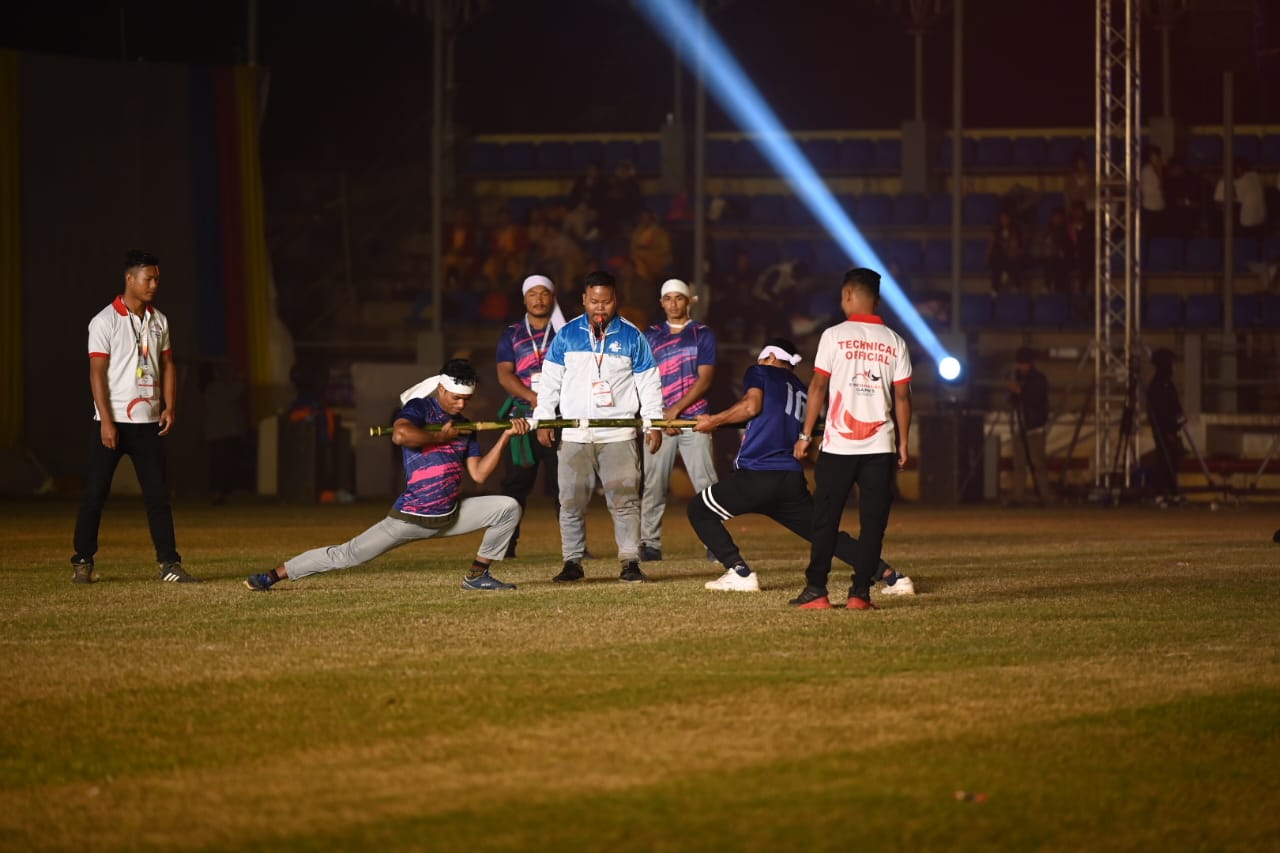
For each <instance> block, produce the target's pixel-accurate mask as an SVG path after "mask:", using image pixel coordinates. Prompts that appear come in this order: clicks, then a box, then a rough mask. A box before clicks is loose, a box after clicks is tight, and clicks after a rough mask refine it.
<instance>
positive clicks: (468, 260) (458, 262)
mask: <svg viewBox="0 0 1280 853" xmlns="http://www.w3.org/2000/svg"><path fill="white" fill-rule="evenodd" d="M477 260H478V247H477V245H476V228H475V225H474V224H472V222H471V213H470V211H468V210H467V209H466V208H465V207H459V208H457V209H456V210H454V212H453V219H452V220H450V222H449V224H448V226H446V228H445V250H444V276H445V280H446V281H449V282H452V283H457V282H460V281H470V280H471V277H472V276H473V275H475V272H476V262H477Z"/></svg>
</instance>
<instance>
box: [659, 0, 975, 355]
mask: <svg viewBox="0 0 1280 853" xmlns="http://www.w3.org/2000/svg"><path fill="white" fill-rule="evenodd" d="M636 5H637V7H638V8H639V9H640V11H641V12H642V13H643V14H644V15H645V16H646V17H647V18H648V19H649V22H650V23H651V24H652V25H653V26H654V28H655V29H657V30H658V31H659V32H660V33H662V35H663V36H664V37H665V38H666V39H667V41H669V42H671V43H673V44H676V45H678V46H679V47H680V55H681V56H682V57H683V58H684V61H685V62H686V63H689V64H690V65H692V64H693V62H694V61H695V60H697V61H699V62H700V63H701V65H702V70H703V72H704V79H705V81H706V84H707V88H708V89H709V90H710V91H711V93H712V94H713V95H714V96H715V98H716V100H717V101H718V102H719V103H720V106H721V107H722V108H723V109H724V110H725V112H727V113H728V114H729V115H731V116H732V117H733V119H734V121H736V122H737V124H738V126H739V127H741V128H742V129H743V130H745V131H748V132H749V133H751V134H752V136H751V137H750V139H751V142H752V143H753V144H754V145H755V146H756V148H758V149H760V153H761V154H763V155H764V157H765V159H767V160H768V161H769V162H770V163H771V164H773V167H774V168H775V169H777V170H778V174H779V175H781V176H782V177H783V178H784V179H785V180H786V181H787V183H788V184H789V185H790V186H791V188H792V190H794V191H795V193H796V195H797V196H798V197H799V198H800V199H801V200H802V201H803V202H804V203H805V206H807V207H808V208H809V210H810V211H811V212H812V213H813V215H814V217H815V218H816V219H817V220H818V222H820V223H822V225H823V227H824V228H826V230H827V233H829V234H830V235H831V236H832V237H833V238H835V240H836V242H837V243H839V244H840V248H841V249H843V250H844V252H845V254H846V255H847V256H848V257H849V258H850V259H852V260H854V261H856V262H857V265H859V266H866V267H873V268H875V269H876V270H878V271H883V270H884V269H885V264H884V263H883V262H881V260H880V258H879V257H878V256H877V255H876V253H875V251H873V250H872V248H871V244H870V243H868V242H867V240H866V238H864V237H863V236H862V232H860V231H859V230H858V229H857V227H856V226H855V225H854V224H853V222H851V221H850V220H849V217H848V216H847V215H846V214H845V212H844V210H843V209H842V208H841V207H840V205H839V204H838V203H837V202H836V200H835V197H834V196H833V195H832V194H831V191H830V190H829V189H827V185H826V183H824V182H823V180H822V178H821V177H820V176H819V175H818V173H817V172H816V171H815V170H814V168H813V165H812V164H811V163H810V162H809V161H808V159H806V158H805V156H804V154H802V153H801V152H800V148H799V146H797V145H796V143H795V140H793V139H792V138H791V134H790V133H788V132H787V129H786V128H785V127H783V125H782V122H781V121H779V120H778V117H777V115H775V114H774V112H773V110H771V109H770V108H769V105H768V104H767V103H765V100H764V98H763V97H762V96H761V95H760V92H759V91H758V90H757V89H756V88H755V86H754V85H752V83H751V80H750V78H748V77H747V75H746V72H744V71H743V70H742V67H741V66H740V65H738V63H737V60H735V59H734V58H733V54H731V53H730V52H729V49H728V48H727V47H725V45H724V42H722V41H721V40H720V38H719V36H717V35H716V34H715V32H713V31H712V29H711V25H710V24H709V23H707V22H706V21H705V20H704V19H703V18H702V16H701V15H700V14H699V13H698V11H697V10H696V9H695V8H694V7H693V5H692V4H691V3H690V2H689V0H636ZM882 275H883V280H882V281H881V284H880V294H881V296H883V297H884V299H885V301H886V302H887V303H888V304H889V307H890V308H892V309H893V310H894V312H895V313H896V314H897V315H898V317H900V318H901V319H902V322H903V323H905V324H906V326H907V330H908V332H910V333H911V334H912V336H913V337H915V339H916V340H917V341H919V342H920V345H921V346H923V347H924V348H925V349H926V350H928V351H929V355H930V356H932V357H933V359H934V361H936V362H941V361H942V360H943V359H944V358H951V359H952V360H953V361H955V358H954V357H952V356H951V355H950V353H948V352H947V351H946V349H945V348H944V347H943V345H942V342H941V341H939V340H938V336H937V335H935V334H934V332H933V330H932V329H930V328H929V325H928V324H927V323H925V321H924V319H923V318H922V317H921V316H920V314H919V313H918V312H917V311H916V310H915V307H914V306H913V305H912V304H911V301H910V300H909V299H907V297H906V294H904V293H903V292H902V288H900V287H899V286H898V283H897V282H896V281H894V279H893V277H892V276H890V275H888V274H886V273H882ZM956 363H957V365H958V364H959V362H956Z"/></svg>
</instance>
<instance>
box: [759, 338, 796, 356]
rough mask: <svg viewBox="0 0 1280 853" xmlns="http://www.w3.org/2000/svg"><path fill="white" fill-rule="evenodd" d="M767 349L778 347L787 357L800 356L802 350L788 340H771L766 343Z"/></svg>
mask: <svg viewBox="0 0 1280 853" xmlns="http://www.w3.org/2000/svg"><path fill="white" fill-rule="evenodd" d="M764 345H765V346H766V347H777V348H778V349H780V350H782V351H783V352H785V353H786V354H787V355H799V354H800V349H799V348H798V347H797V346H796V345H795V344H793V343H791V341H789V340H787V339H786V338H769V340H767V341H765V342H764Z"/></svg>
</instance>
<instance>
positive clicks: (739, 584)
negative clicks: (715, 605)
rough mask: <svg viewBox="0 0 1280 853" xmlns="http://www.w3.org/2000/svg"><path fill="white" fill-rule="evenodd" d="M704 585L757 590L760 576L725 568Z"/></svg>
mask: <svg viewBox="0 0 1280 853" xmlns="http://www.w3.org/2000/svg"><path fill="white" fill-rule="evenodd" d="M899 583H901V581H899ZM704 586H705V587H706V588H707V589H718V590H728V591H730V592H759V591H760V576H759V575H757V574H756V573H755V572H752V573H751V574H749V575H747V576H746V577H745V578H744V577H743V576H742V575H740V574H738V573H737V572H735V571H734V570H733V569H726V570H725V573H724V574H722V575H721V576H720V577H718V578H716V579H715V580H713V581H707V582H706V583H705V584H704Z"/></svg>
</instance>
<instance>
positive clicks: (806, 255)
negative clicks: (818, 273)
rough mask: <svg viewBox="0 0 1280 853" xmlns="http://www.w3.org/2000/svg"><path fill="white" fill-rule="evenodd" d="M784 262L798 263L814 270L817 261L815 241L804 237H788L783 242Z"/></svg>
mask: <svg viewBox="0 0 1280 853" xmlns="http://www.w3.org/2000/svg"><path fill="white" fill-rule="evenodd" d="M782 260H784V261H797V262H799V263H802V264H804V265H805V266H806V267H808V268H809V269H810V270H812V269H813V267H814V260H815V256H814V250H813V241H812V240H807V239H805V238H803V237H788V238H787V239H785V240H783V241H782Z"/></svg>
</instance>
